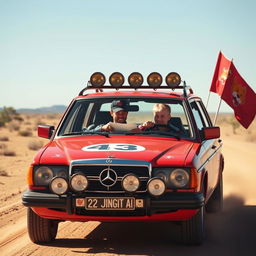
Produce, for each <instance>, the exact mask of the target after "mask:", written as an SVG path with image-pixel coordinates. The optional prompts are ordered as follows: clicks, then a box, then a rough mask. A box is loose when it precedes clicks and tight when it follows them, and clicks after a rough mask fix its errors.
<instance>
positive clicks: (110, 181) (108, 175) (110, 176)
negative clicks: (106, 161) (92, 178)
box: [99, 167, 117, 188]
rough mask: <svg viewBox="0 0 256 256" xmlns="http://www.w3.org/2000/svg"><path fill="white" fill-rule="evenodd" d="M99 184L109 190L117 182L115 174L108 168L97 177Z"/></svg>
mask: <svg viewBox="0 0 256 256" xmlns="http://www.w3.org/2000/svg"><path fill="white" fill-rule="evenodd" d="M99 179H100V183H101V184H102V185H103V186H105V187H107V188H109V187H112V186H114V185H115V184H116V181H117V174H116V172H115V171H114V170H112V169H110V168H109V167H108V168H107V169H104V170H103V171H102V172H101V173H100V176H99Z"/></svg>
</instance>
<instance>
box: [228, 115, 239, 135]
mask: <svg viewBox="0 0 256 256" xmlns="http://www.w3.org/2000/svg"><path fill="white" fill-rule="evenodd" d="M228 123H229V124H230V125H231V126H232V130H233V134H236V130H237V129H238V128H239V127H240V124H239V122H238V121H237V120H236V119H235V118H233V117H232V118H230V119H229V120H228Z"/></svg>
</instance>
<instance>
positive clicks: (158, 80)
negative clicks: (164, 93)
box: [147, 72, 163, 88]
mask: <svg viewBox="0 0 256 256" xmlns="http://www.w3.org/2000/svg"><path fill="white" fill-rule="evenodd" d="M162 81H163V78H162V76H161V75H160V74H159V73H157V72H152V73H150V74H149V75H148V78H147V82H148V85H149V86H152V87H154V88H157V87H159V86H160V85H161V84H162Z"/></svg>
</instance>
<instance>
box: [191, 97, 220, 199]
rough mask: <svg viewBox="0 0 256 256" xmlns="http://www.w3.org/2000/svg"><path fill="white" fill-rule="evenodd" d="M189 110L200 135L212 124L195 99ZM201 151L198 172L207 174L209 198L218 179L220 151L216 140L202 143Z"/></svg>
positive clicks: (202, 107) (203, 108)
mask: <svg viewBox="0 0 256 256" xmlns="http://www.w3.org/2000/svg"><path fill="white" fill-rule="evenodd" d="M190 105H191V109H192V112H193V116H194V119H195V123H196V125H197V129H198V131H199V133H200V134H201V135H202V129H203V128H205V127H211V126H212V123H211V120H210V117H209V115H208V113H207V112H206V109H205V107H204V105H203V103H202V102H201V100H199V99H197V100H194V101H192V102H191V104H190ZM202 147H203V148H202V150H201V151H200V156H199V157H200V158H201V159H200V160H201V161H200V162H201V167H200V168H199V170H201V171H203V170H204V171H205V172H207V175H208V189H207V196H210V195H211V193H212V192H213V191H214V188H215V187H216V184H217V182H218V177H219V161H220V150H219V142H218V139H210V140H203V141H202Z"/></svg>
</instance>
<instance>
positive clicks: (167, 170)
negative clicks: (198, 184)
mask: <svg viewBox="0 0 256 256" xmlns="http://www.w3.org/2000/svg"><path fill="white" fill-rule="evenodd" d="M177 170H182V171H184V172H185V173H186V174H187V177H188V179H187V183H186V184H185V185H184V186H176V185H175V184H174V183H173V181H172V180H171V179H170V177H171V175H172V173H173V172H175V171H177ZM190 174H191V170H190V168H187V167H160V168H154V169H153V177H160V178H162V179H163V180H164V181H165V182H166V187H167V189H189V188H190V180H191V177H190Z"/></svg>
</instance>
